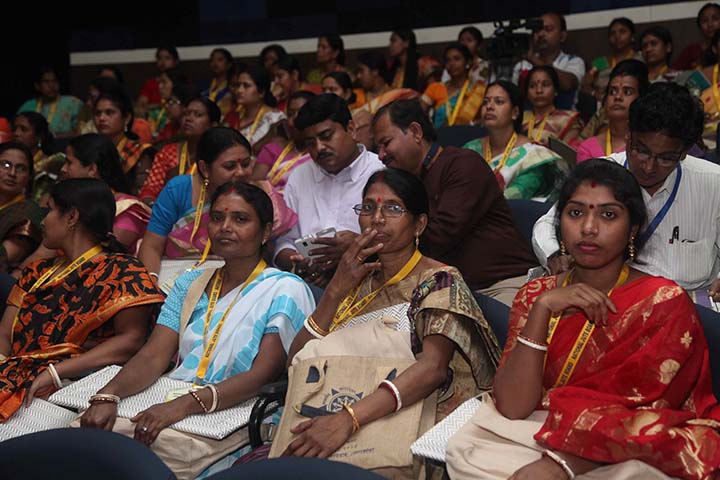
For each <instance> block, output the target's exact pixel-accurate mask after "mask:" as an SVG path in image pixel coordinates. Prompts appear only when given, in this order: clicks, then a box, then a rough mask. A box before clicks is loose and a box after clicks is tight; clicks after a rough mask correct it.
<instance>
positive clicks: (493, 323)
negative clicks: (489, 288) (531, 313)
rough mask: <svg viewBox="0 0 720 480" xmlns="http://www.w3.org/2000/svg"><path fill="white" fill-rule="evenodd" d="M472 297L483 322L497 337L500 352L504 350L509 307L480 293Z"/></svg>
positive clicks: (474, 293)
mask: <svg viewBox="0 0 720 480" xmlns="http://www.w3.org/2000/svg"><path fill="white" fill-rule="evenodd" d="M473 296H474V297H475V300H476V301H477V303H478V305H479V306H480V309H481V310H482V311H483V315H484V316H485V320H487V322H488V323H489V324H490V328H492V330H493V333H494V334H495V337H497V340H498V344H499V345H500V349H501V350H502V349H503V348H505V342H506V341H507V332H508V326H509V325H510V307H508V306H507V305H505V304H504V303H502V302H500V301H498V300H495V299H494V298H490V297H488V296H487V295H483V294H482V293H477V292H473Z"/></svg>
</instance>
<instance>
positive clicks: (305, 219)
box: [275, 145, 385, 255]
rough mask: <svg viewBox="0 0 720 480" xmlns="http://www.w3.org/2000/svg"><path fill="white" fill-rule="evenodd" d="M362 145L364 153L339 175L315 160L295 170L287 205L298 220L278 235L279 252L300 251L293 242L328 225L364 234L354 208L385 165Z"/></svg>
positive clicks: (285, 194)
mask: <svg viewBox="0 0 720 480" xmlns="http://www.w3.org/2000/svg"><path fill="white" fill-rule="evenodd" d="M358 148H359V149H360V155H359V156H358V157H357V158H356V159H355V160H354V161H353V162H352V163H351V164H350V165H349V166H348V167H346V168H344V169H343V170H341V171H340V172H339V173H337V174H335V175H332V174H330V173H328V172H326V171H325V170H323V169H322V168H320V167H319V166H318V165H317V163H315V161H312V162H306V163H304V164H302V165H300V166H299V167H297V168H296V169H294V170H293V171H292V173H291V174H290V177H289V178H288V181H287V184H286V185H285V192H284V196H285V202H286V203H287V206H288V207H290V208H291V209H292V210H293V211H294V212H295V213H297V216H298V221H297V223H296V224H295V226H294V227H293V228H291V229H290V231H288V232H287V233H286V234H285V235H283V236H281V237H280V238H278V241H277V244H276V247H275V255H277V254H278V252H280V251H281V250H283V249H285V248H290V249H292V250H296V251H297V249H296V248H295V244H294V243H293V242H294V241H295V240H296V239H298V238H300V237H303V236H305V235H308V234H310V233H317V232H319V231H320V230H324V229H326V228H330V227H333V228H335V230H336V231H338V232H339V231H341V230H350V231H352V232H356V233H360V225H359V223H358V216H357V214H355V212H354V211H353V209H352V207H353V206H354V205H357V204H358V203H361V202H362V191H363V188H364V187H365V183H367V180H368V178H370V176H371V175H372V174H373V173H375V172H377V171H378V170H382V169H384V168H385V166H384V165H383V163H382V162H381V161H380V159H378V156H377V155H376V154H374V153H372V152H369V151H367V150H366V149H365V147H364V146H363V145H358ZM318 248H319V247H318Z"/></svg>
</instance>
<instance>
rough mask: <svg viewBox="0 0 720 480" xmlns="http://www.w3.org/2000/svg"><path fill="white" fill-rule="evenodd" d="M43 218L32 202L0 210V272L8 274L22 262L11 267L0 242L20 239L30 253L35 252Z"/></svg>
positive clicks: (40, 237) (40, 235)
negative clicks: (28, 248) (28, 247)
mask: <svg viewBox="0 0 720 480" xmlns="http://www.w3.org/2000/svg"><path fill="white" fill-rule="evenodd" d="M44 216H45V215H44V214H43V211H42V210H41V209H40V207H38V206H37V204H35V202H33V201H32V200H23V201H21V202H18V203H14V204H12V205H10V206H7V207H5V208H3V209H1V210H0V272H9V271H10V270H11V269H12V268H13V267H15V266H17V265H19V264H20V263H22V260H24V259H20V262H18V263H17V264H16V265H11V264H10V263H9V261H8V257H7V252H6V251H5V247H3V245H2V241H3V240H7V239H13V238H14V239H20V240H23V241H24V242H26V243H28V244H29V245H30V252H33V251H35V249H36V248H37V247H38V245H40V241H41V240H42V234H41V233H40V222H42V219H43V217H44Z"/></svg>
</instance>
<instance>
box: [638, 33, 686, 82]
mask: <svg viewBox="0 0 720 480" xmlns="http://www.w3.org/2000/svg"><path fill="white" fill-rule="evenodd" d="M640 53H642V58H643V61H644V62H645V65H647V67H648V80H649V81H650V83H655V82H671V81H673V80H674V79H675V77H677V75H678V73H679V72H677V71H675V70H672V69H670V58H671V57H672V53H673V43H672V34H671V33H670V30H668V29H667V28H665V27H662V26H660V25H654V26H652V27H650V28H648V29H647V30H645V31H644V32H643V33H642V34H641V35H640Z"/></svg>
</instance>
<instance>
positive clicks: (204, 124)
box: [138, 96, 221, 203]
mask: <svg viewBox="0 0 720 480" xmlns="http://www.w3.org/2000/svg"><path fill="white" fill-rule="evenodd" d="M220 116H221V114H220V109H219V108H218V106H217V105H215V104H214V103H213V102H212V100H208V99H207V98H204V97H200V96H197V97H195V98H193V99H191V100H190V101H189V102H188V104H187V107H185V109H184V111H183V121H182V128H181V129H180V132H181V134H182V136H183V137H184V140H181V141H178V142H173V143H168V144H167V145H165V146H164V147H163V148H162V149H161V150H160V151H159V152H158V153H157V155H156V156H155V160H154V161H153V164H152V167H151V168H150V171H149V172H148V174H147V180H145V184H144V185H143V186H142V188H141V189H140V193H139V194H138V196H139V197H140V199H142V200H143V201H144V202H146V203H153V202H154V201H155V199H156V198H157V197H158V195H159V194H160V192H161V191H162V189H163V187H164V186H165V184H166V183H167V182H168V181H169V180H170V179H171V178H173V177H175V176H177V175H186V174H188V175H192V174H194V173H195V172H196V171H197V163H196V157H197V146H198V142H199V141H200V137H201V136H202V134H203V133H205V132H206V131H207V130H208V129H209V128H211V127H214V126H217V124H218V122H220Z"/></svg>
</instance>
